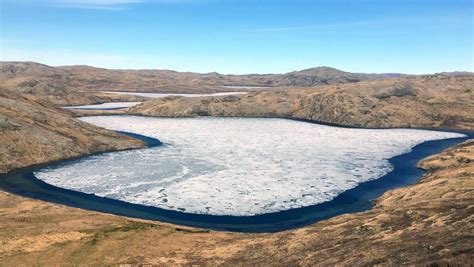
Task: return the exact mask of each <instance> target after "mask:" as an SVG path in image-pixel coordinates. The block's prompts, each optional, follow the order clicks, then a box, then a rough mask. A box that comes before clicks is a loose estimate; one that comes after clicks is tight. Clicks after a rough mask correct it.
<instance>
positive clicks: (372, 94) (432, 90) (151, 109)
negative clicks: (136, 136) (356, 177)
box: [130, 75, 474, 129]
mask: <svg viewBox="0 0 474 267" xmlns="http://www.w3.org/2000/svg"><path fill="white" fill-rule="evenodd" d="M473 89H474V75H465V76H452V75H432V76H421V77H403V78H394V79H384V80H374V81H364V82H359V83H352V84H338V85H330V86H319V87H314V88H311V89H292V90H278V91H266V92H256V93H252V94H248V95H240V96H237V95H236V96H225V97H200V98H182V97H169V98H165V99H157V100H152V101H147V102H145V103H143V104H141V105H138V106H135V107H133V108H131V109H130V113H133V114H141V115H147V116H167V117H179V116H261V117H268V116H270V117H272V116H273V117H285V118H297V119H307V120H312V121H319V122H325V123H335V124H340V125H347V126H357V127H433V128H451V129H473V128H474V117H473V116H472V114H474V93H473Z"/></svg>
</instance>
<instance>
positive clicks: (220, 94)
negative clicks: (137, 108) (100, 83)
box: [103, 91, 247, 98]
mask: <svg viewBox="0 0 474 267" xmlns="http://www.w3.org/2000/svg"><path fill="white" fill-rule="evenodd" d="M103 93H108V94H116V95H136V96H143V97H149V98H165V97H168V96H182V97H201V96H227V95H245V94H247V92H221V93H210V94H166V93H144V92H119V91H103Z"/></svg>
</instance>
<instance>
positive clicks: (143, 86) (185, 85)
mask: <svg viewBox="0 0 474 267" xmlns="http://www.w3.org/2000/svg"><path fill="white" fill-rule="evenodd" d="M463 74H464V72H455V73H453V75H463ZM443 75H449V74H446V73H444V74H443ZM466 75H468V74H466ZM404 76H413V75H408V74H401V73H380V74H378V73H351V72H345V71H342V70H338V69H335V68H331V67H327V66H322V67H315V68H309V69H304V70H300V71H293V72H288V73H284V74H245V75H234V74H220V73H217V72H211V73H194V72H178V71H173V70H159V69H143V70H126V69H104V68H96V67H91V66H85V65H73V66H60V67H52V66H48V65H44V64H40V63H35V62H0V81H4V80H12V79H13V80H14V79H18V78H21V79H23V80H25V79H30V80H31V79H34V80H35V82H38V81H39V82H45V81H47V82H54V83H61V84H63V85H64V86H65V87H72V88H74V89H79V90H89V89H95V90H97V89H110V90H132V91H133V90H137V91H138V90H140V91H148V92H161V93H211V92H217V91H235V90H239V89H238V88H237V89H236V88H226V87H225V86H250V87H252V86H253V87H314V86H319V85H330V84H346V83H356V82H361V81H366V80H377V79H386V78H397V77H404ZM223 86H224V87H223Z"/></svg>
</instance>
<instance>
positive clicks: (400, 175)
mask: <svg viewBox="0 0 474 267" xmlns="http://www.w3.org/2000/svg"><path fill="white" fill-rule="evenodd" d="M122 133H123V132H122ZM463 133H464V134H467V135H468V137H465V138H454V139H447V140H439V141H428V142H425V143H422V144H420V145H417V146H415V147H414V148H413V149H412V151H411V152H410V153H407V154H403V155H400V156H397V157H394V158H392V159H390V160H389V161H390V163H391V164H392V165H393V166H394V170H393V171H392V172H390V173H388V174H387V175H385V176H383V177H381V178H380V179H377V180H372V181H368V182H365V183H362V184H359V185H358V186H357V187H355V188H353V189H350V190H347V191H345V192H343V193H342V194H340V195H339V196H337V197H336V198H334V199H333V200H331V201H328V202H324V203H321V204H317V205H313V206H308V207H304V208H297V209H291V210H287V211H281V212H275V213H269V214H262V215H255V216H216V215H199V214H189V213H184V212H178V211H171V210H165V209H160V208H156V207H150V206H144V205H138V204H131V203H128V202H124V201H120V200H114V199H109V198H104V197H99V196H95V195H92V194H86V193H81V192H76V191H72V190H68V189H63V188H59V187H55V186H52V185H49V184H47V183H45V182H43V181H41V180H39V179H37V178H36V177H35V176H34V175H33V172H34V171H35V170H38V169H40V168H44V167H45V166H51V165H55V164H60V163H64V162H66V161H67V162H70V161H75V160H78V159H70V160H64V161H58V162H54V163H49V164H41V165H36V166H32V167H28V168H23V169H19V170H16V171H13V172H10V173H8V174H3V175H0V189H2V190H4V191H7V192H10V193H13V194H17V195H20V196H24V197H30V198H34V199H39V200H44V201H48V202H53V203H58V204H63V205H67V206H71V207H77V208H82V209H86V210H93V211H99V212H105V213H111V214H115V215H123V216H127V217H135V218H142V219H148V220H156V221H161V222H168V223H173V224H179V225H185V226H193V227H201V228H208V229H213V230H225V231H234V232H254V233H257V232H278V231H283V230H288V229H293V228H297V227H301V226H305V225H308V224H312V223H315V222H318V221H321V220H325V219H328V218H331V217H334V216H337V215H340V214H344V213H352V212H358V211H364V210H368V209H370V208H371V207H372V203H371V200H373V199H374V198H377V197H379V196H381V195H382V194H383V193H384V192H385V191H387V190H389V189H393V188H397V187H401V186H406V185H410V184H413V183H415V182H416V181H417V180H418V179H419V178H420V177H421V176H422V174H423V171H422V170H420V169H418V168H416V164H417V163H418V161H420V160H421V159H423V158H425V157H427V156H429V155H432V154H436V153H439V152H440V151H442V150H443V149H446V148H448V147H450V146H453V145H455V144H458V143H460V142H462V141H464V140H466V139H468V138H472V137H474V133H473V132H463ZM123 134H127V135H130V136H132V137H134V138H138V139H141V140H143V141H144V142H146V143H147V145H148V146H157V145H161V142H160V141H159V140H157V139H153V138H149V137H146V136H142V135H138V134H131V133H123ZM110 153H113V152H110Z"/></svg>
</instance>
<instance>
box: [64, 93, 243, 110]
mask: <svg viewBox="0 0 474 267" xmlns="http://www.w3.org/2000/svg"><path fill="white" fill-rule="evenodd" d="M103 93H109V94H117V95H136V96H142V97H148V98H165V97H168V96H182V97H202V96H228V95H244V94H247V92H222V93H212V94H162V93H142V92H115V91H103ZM140 103H142V102H107V103H102V104H93V105H78V106H64V107H62V108H66V109H81V110H117V109H125V108H129V107H133V106H136V105H138V104H140Z"/></svg>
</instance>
